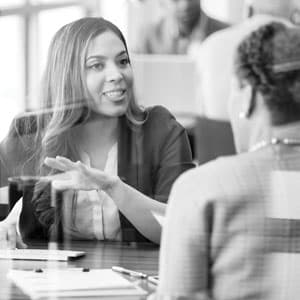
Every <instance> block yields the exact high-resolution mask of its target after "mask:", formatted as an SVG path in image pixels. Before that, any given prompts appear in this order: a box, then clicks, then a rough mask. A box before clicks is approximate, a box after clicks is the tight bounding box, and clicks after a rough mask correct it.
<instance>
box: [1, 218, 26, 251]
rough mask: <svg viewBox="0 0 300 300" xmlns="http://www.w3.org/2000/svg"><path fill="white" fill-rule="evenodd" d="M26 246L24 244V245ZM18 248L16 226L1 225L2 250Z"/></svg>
mask: <svg viewBox="0 0 300 300" xmlns="http://www.w3.org/2000/svg"><path fill="white" fill-rule="evenodd" d="M23 244H24V243H23ZM16 246H17V228H16V224H5V225H4V224H1V225H0V248H1V249H15V248H16Z"/></svg>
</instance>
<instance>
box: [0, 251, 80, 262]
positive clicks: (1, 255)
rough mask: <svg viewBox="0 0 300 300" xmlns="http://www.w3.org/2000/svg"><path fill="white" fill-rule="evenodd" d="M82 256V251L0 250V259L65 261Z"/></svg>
mask: <svg viewBox="0 0 300 300" xmlns="http://www.w3.org/2000/svg"><path fill="white" fill-rule="evenodd" d="M84 255H85V252H84V251H72V250H54V249H0V259H18V260H57V261H67V260H69V259H75V258H77V257H81V256H84Z"/></svg>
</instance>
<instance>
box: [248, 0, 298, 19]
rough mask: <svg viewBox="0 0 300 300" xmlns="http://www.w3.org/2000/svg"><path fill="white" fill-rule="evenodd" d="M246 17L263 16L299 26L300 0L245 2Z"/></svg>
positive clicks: (257, 0) (250, 0)
mask: <svg viewBox="0 0 300 300" xmlns="http://www.w3.org/2000/svg"><path fill="white" fill-rule="evenodd" d="M246 6H247V7H248V9H249V11H248V15H249V16H252V15H257V14H265V15H271V16H274V17H281V18H285V19H287V20H289V21H291V22H292V23H294V24H300V20H299V12H300V0H246Z"/></svg>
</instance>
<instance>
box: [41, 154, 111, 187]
mask: <svg viewBox="0 0 300 300" xmlns="http://www.w3.org/2000/svg"><path fill="white" fill-rule="evenodd" d="M44 163H45V164H46V165H47V166H49V167H51V168H53V169H56V170H59V171H62V172H63V173H60V174H56V175H54V176H50V179H51V180H52V185H53V187H54V188H56V189H59V190H65V189H75V190H97V189H104V190H105V189H107V188H109V187H110V186H111V185H112V183H113V181H114V177H113V176H110V175H108V174H106V173H105V172H103V171H100V170H98V169H94V168H91V167H88V166H86V165H84V164H83V163H82V162H80V161H77V162H73V161H71V160H69V159H68V158H65V157H61V156H56V158H50V157H47V158H46V159H45V162H44Z"/></svg>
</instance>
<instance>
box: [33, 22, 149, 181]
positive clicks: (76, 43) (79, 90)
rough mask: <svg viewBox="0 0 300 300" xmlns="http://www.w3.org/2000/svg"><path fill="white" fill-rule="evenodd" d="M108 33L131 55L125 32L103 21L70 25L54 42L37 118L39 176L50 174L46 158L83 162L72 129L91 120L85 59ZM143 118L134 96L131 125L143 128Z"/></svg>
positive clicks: (37, 167)
mask: <svg viewBox="0 0 300 300" xmlns="http://www.w3.org/2000/svg"><path fill="white" fill-rule="evenodd" d="M105 31H111V32H113V33H114V34H116V35H117V36H118V37H119V38H120V40H121V41H122V42H123V44H124V46H125V49H126V51H127V54H128V48H127V45H126V41H125V38H124V36H123V34H122V32H121V31H120V30H119V28H117V27H116V26H115V25H114V24H112V23H111V22H109V21H107V20H105V19H103V18H95V17H88V18H82V19H79V20H77V21H74V22H72V23H69V24H67V25H65V26H63V27H62V28H61V29H60V30H59V31H58V32H57V33H56V34H55V36H54V38H53V40H52V42H51V45H50V48H49V52H48V60H47V65H46V69H45V73H44V76H43V80H42V86H41V100H42V101H41V103H42V107H41V109H42V113H41V114H39V115H38V117H37V133H36V137H35V139H36V141H35V142H36V143H37V145H40V147H39V149H37V151H36V152H35V154H34V157H32V159H33V160H34V161H35V163H36V169H37V174H38V175H47V174H49V169H48V168H47V167H45V166H44V165H43V162H44V159H45V157H46V156H50V157H53V156H56V155H62V156H66V157H69V158H70V159H73V160H78V159H79V157H78V152H77V150H76V145H74V143H72V136H71V130H70V129H71V128H72V127H73V126H74V125H76V124H78V123H80V122H86V121H87V120H88V119H89V117H90V114H91V110H90V108H89V107H90V105H89V101H91V100H90V97H89V96H88V90H87V86H86V82H85V77H86V75H85V59H86V55H87V50H88V47H89V45H90V42H91V41H92V40H93V39H94V38H95V37H96V36H98V35H99V34H101V33H103V32H105ZM143 116H144V111H143V109H142V108H141V107H139V106H138V104H137V102H136V100H135V97H134V93H132V98H131V99H130V102H129V105H128V109H127V112H126V117H127V119H128V120H129V121H130V122H131V123H133V124H136V125H140V124H142V123H143V120H142V121H141V119H143Z"/></svg>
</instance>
